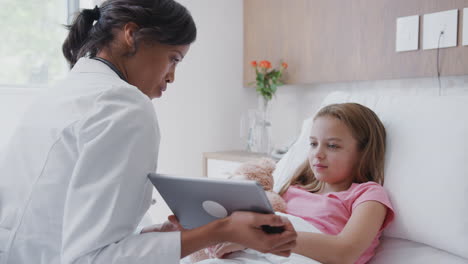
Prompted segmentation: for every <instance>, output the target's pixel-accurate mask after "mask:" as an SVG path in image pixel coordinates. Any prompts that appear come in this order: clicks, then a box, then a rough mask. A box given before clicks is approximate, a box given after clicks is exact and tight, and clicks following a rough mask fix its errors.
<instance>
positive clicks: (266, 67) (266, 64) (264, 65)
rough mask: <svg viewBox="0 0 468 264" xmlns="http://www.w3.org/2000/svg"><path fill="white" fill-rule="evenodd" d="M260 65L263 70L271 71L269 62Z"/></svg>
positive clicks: (264, 61) (265, 61)
mask: <svg viewBox="0 0 468 264" xmlns="http://www.w3.org/2000/svg"><path fill="white" fill-rule="evenodd" d="M259 65H260V67H261V68H265V69H270V68H271V62H269V61H267V60H263V61H261V62H260V64H259Z"/></svg>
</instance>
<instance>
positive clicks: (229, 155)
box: [203, 151, 272, 178]
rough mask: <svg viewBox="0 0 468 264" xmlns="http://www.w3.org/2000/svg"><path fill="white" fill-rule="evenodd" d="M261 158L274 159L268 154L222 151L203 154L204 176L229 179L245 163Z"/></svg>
mask: <svg viewBox="0 0 468 264" xmlns="http://www.w3.org/2000/svg"><path fill="white" fill-rule="evenodd" d="M260 158H272V157H270V156H268V155H267V154H259V153H252V152H247V151H220V152H205V153H203V176H205V177H210V178H227V177H229V175H231V174H232V173H234V171H235V170H236V169H237V168H238V167H239V165H241V164H242V163H244V162H247V161H251V160H256V159H260Z"/></svg>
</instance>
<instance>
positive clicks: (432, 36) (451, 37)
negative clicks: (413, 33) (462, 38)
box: [423, 9, 458, 50]
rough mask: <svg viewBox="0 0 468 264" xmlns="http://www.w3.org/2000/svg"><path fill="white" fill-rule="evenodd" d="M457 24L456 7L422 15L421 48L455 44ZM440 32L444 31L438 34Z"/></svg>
mask: <svg viewBox="0 0 468 264" xmlns="http://www.w3.org/2000/svg"><path fill="white" fill-rule="evenodd" d="M457 25H458V9H454V10H448V11H443V12H437V13H431V14H426V15H424V20H423V49H425V50H426V49H437V48H438V47H440V48H448V47H455V46H457V28H458V27H457ZM441 32H444V33H443V34H442V35H440V33H441ZM439 38H440V45H439Z"/></svg>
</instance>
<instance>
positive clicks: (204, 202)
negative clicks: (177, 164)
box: [148, 173, 274, 229]
mask: <svg viewBox="0 0 468 264" xmlns="http://www.w3.org/2000/svg"><path fill="white" fill-rule="evenodd" d="M148 177H149V179H150V180H151V182H152V183H153V185H154V187H155V188H156V189H157V190H158V192H159V193H160V194H161V196H162V198H163V199H164V201H165V202H166V203H167V205H168V206H169V208H170V209H171V210H172V212H173V213H174V215H175V216H176V217H177V218H178V219H179V222H180V224H181V225H182V226H183V227H184V228H186V229H192V228H196V227H199V226H202V225H205V224H208V223H209V222H211V221H213V220H216V219H219V218H224V217H226V216H229V215H230V214H232V213H233V212H235V211H252V212H257V213H265V214H272V213H274V212H273V209H272V207H271V205H270V202H269V201H268V199H267V196H266V194H265V191H264V190H263V188H262V187H261V186H260V185H259V184H258V183H257V182H256V181H247V180H230V179H212V178H189V177H179V176H170V175H163V174H157V173H150V174H149V175H148ZM264 229H265V228H264Z"/></svg>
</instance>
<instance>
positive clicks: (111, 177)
mask: <svg viewBox="0 0 468 264" xmlns="http://www.w3.org/2000/svg"><path fill="white" fill-rule="evenodd" d="M158 147H159V128H158V124H157V120H156V114H155V111H154V108H153V105H152V103H151V100H150V99H149V98H148V97H147V96H146V95H144V94H143V93H142V92H140V91H139V90H138V89H137V88H136V87H134V86H131V85H129V84H127V83H126V82H124V81H122V80H121V79H120V78H119V77H118V76H117V74H115V73H114V72H113V71H112V70H111V69H110V68H108V66H107V65H105V64H103V63H102V62H100V61H96V60H91V59H86V58H82V59H80V60H79V61H78V62H77V64H76V65H75V67H74V68H73V69H72V70H71V72H70V73H69V75H68V76H67V78H66V79H65V80H64V81H63V82H61V83H59V84H58V85H57V87H56V88H54V89H50V90H48V91H46V92H43V94H42V95H40V96H39V98H38V100H37V102H35V103H34V104H33V105H32V106H31V108H30V109H29V110H28V111H27V112H26V114H25V116H24V118H23V120H22V121H21V123H20V125H19V127H18V129H17V130H16V132H15V134H14V136H13V138H12V139H11V141H10V142H9V146H8V148H7V150H6V155H5V157H4V158H3V159H2V160H0V263H1V264H6V263H8V264H10V263H11V264H13V263H14V264H16V263H26V264H31V263H35V264H37V263H43V264H55V263H62V264H68V263H74V264H78V263H87V264H89V263H105V264H109V263H178V262H179V259H180V249H181V245H180V232H170V233H147V234H141V235H140V234H135V233H134V230H135V228H136V227H137V225H138V223H139V221H140V220H141V218H142V217H143V215H144V213H145V212H146V211H147V209H148V208H149V206H150V203H151V194H152V185H151V183H150V182H149V181H148V178H147V173H149V172H154V171H156V165H157V157H158Z"/></svg>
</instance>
